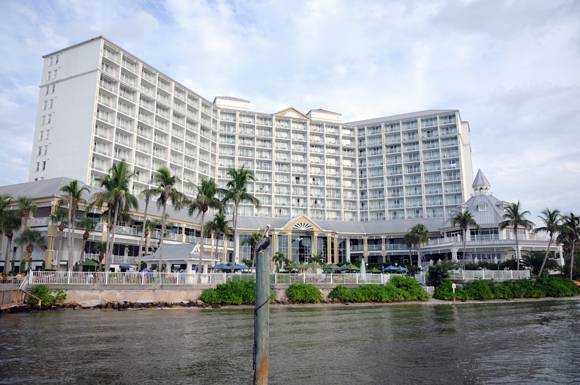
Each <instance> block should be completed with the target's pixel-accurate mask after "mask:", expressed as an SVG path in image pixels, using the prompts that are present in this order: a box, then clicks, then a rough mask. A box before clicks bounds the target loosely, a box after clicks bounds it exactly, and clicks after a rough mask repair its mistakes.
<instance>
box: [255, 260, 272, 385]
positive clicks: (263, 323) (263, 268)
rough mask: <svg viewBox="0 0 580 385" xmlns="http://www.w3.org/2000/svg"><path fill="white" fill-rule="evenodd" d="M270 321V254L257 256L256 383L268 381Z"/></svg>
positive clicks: (260, 384)
mask: <svg viewBox="0 0 580 385" xmlns="http://www.w3.org/2000/svg"><path fill="white" fill-rule="evenodd" d="M269 321H270V255H269V254H268V253H264V252H260V253H258V256H257V258H256V304H255V305H254V385H266V384H267V383H268V340H269Z"/></svg>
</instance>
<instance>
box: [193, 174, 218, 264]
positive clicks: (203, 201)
mask: <svg viewBox="0 0 580 385" xmlns="http://www.w3.org/2000/svg"><path fill="white" fill-rule="evenodd" d="M195 188H196V190H197V194H196V196H195V198H193V200H192V201H190V202H189V207H188V210H187V213H188V214H189V216H192V215H193V213H195V212H196V211H197V216H198V217H199V216H200V214H201V221H200V224H199V227H200V229H201V231H200V233H201V247H200V248H199V263H198V265H197V266H198V269H199V271H198V273H201V263H202V255H203V246H204V235H205V231H204V230H205V228H204V221H205V213H207V211H208V210H209V209H210V208H211V209H221V208H222V203H221V202H220V200H219V199H218V198H217V192H218V190H217V186H216V184H215V181H213V180H211V179H205V178H201V183H200V184H199V186H195Z"/></svg>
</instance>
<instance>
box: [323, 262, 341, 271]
mask: <svg viewBox="0 0 580 385" xmlns="http://www.w3.org/2000/svg"><path fill="white" fill-rule="evenodd" d="M323 269H325V270H340V266H338V265H335V264H334V263H329V264H328V265H326V266H324V267H323Z"/></svg>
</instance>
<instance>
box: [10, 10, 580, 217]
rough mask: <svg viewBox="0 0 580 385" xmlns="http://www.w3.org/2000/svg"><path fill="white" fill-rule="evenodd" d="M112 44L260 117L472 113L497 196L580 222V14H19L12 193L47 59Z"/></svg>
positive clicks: (474, 136)
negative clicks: (85, 45) (97, 43)
mask: <svg viewBox="0 0 580 385" xmlns="http://www.w3.org/2000/svg"><path fill="white" fill-rule="evenodd" d="M98 35H103V36H105V37H107V38H108V39H110V40H112V41H113V42H115V43H116V44H118V45H119V46H121V47H123V48H124V49H126V50H128V51H129V52H131V53H133V54H134V55H136V56H137V57H139V58H141V59H142V60H144V61H146V62H148V63H149V64H151V65H153V66H154V67H156V68H158V69H159V70H161V71H163V72H165V73H167V74H169V75H170V76H171V77H173V78H174V79H176V80H178V81H180V82H181V83H183V84H185V85H187V86H188V87H190V88H191V89H192V90H194V91H196V92H197V93H199V94H201V95H202V96H204V97H206V98H208V99H210V100H213V97H214V96H215V95H228V96H235V97H240V98H244V99H248V100H250V101H251V108H252V110H255V111H263V112H275V111H278V110H281V109H283V108H285V107H290V106H291V107H295V108H296V109H298V110H300V111H302V112H307V111H308V110H310V109H312V108H319V107H322V108H325V109H328V110H331V111H337V112H341V113H342V114H343V121H345V122H348V121H353V120H360V119H367V118H373V117H379V116H386V115H393V114H399V113H405V112H411V111H418V110H423V109H440V108H453V109H459V110H460V111H461V115H462V118H463V119H464V120H467V121H469V122H470V126H471V141H472V151H473V168H474V174H475V173H476V172H477V169H478V168H482V169H483V171H484V173H485V174H486V176H487V177H488V179H489V180H490V182H491V183H492V190H493V192H494V194H495V195H496V196H498V197H499V198H501V199H504V200H508V201H516V200H518V199H520V200H521V201H522V203H523V205H524V208H526V209H529V210H530V211H532V214H533V216H534V217H535V215H537V213H539V211H540V210H542V209H543V208H544V207H550V208H559V209H560V210H562V211H565V212H569V211H576V212H577V211H579V209H580V199H579V198H578V197H579V188H580V148H579V142H580V2H578V1H573V0H571V1H559V0H550V1H513V0H511V1H508V0H502V1H495V0H485V1H429V2H424V1H408V0H404V1H371V0H365V1H358V2H351V1H338V0H332V1H330V0H329V1H316V0H315V1H312V0H311V1H215V2H206V1H185V0H184V1H177V0H175V1H171V0H170V1H149V2H143V1H141V2H136V1H135V2H128V1H98V2H91V1H43V2H40V1H13V0H4V1H2V2H0V39H1V40H0V42H1V43H2V44H0V50H1V55H2V58H3V60H2V61H1V62H0V132H1V134H2V138H3V140H2V141H1V142H0V165H1V167H0V185H6V184H12V183H18V182H24V181H26V180H27V178H28V165H29V162H30V151H31V146H32V132H33V125H34V121H35V114H36V105H37V103H38V84H39V83H40V74H41V68H42V59H41V56H42V55H43V54H46V53H49V52H52V51H55V50H58V49H61V48H63V47H67V46H69V45H72V44H75V43H78V42H80V41H84V40H87V39H90V38H92V37H95V36H98Z"/></svg>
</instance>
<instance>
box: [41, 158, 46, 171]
mask: <svg viewBox="0 0 580 385" xmlns="http://www.w3.org/2000/svg"><path fill="white" fill-rule="evenodd" d="M44 170H46V160H45V161H43V162H42V171H44Z"/></svg>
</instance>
